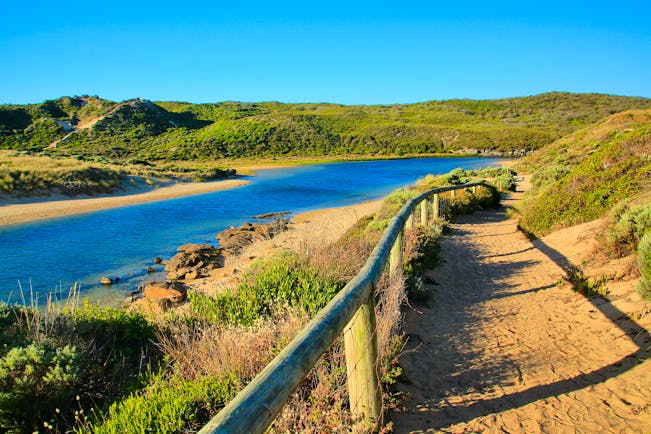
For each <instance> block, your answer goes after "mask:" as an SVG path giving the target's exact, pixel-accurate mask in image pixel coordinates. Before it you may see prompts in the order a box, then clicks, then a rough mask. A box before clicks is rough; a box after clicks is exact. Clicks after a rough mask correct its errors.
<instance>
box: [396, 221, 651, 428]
mask: <svg viewBox="0 0 651 434" xmlns="http://www.w3.org/2000/svg"><path fill="white" fill-rule="evenodd" d="M478 214H480V215H479V216H477V215H476V216H475V218H474V219H473V220H470V219H469V218H464V219H462V220H461V222H462V223H463V224H469V223H470V224H475V223H478V224H481V223H482V222H494V223H499V222H502V221H505V220H506V219H507V216H506V214H505V212H504V210H503V209H502V210H497V211H491V212H486V211H484V212H481V213H478ZM497 226H500V227H501V226H502V225H497ZM467 235H468V232H467V231H465V230H462V229H458V228H457V229H455V230H454V236H455V237H456V236H461V237H463V238H464V239H463V240H462V239H460V240H458V241H455V243H456V245H457V248H459V249H461V251H460V255H462V256H463V261H466V265H467V266H468V265H469V266H470V268H471V269H472V268H473V267H475V269H476V273H475V276H474V278H475V280H477V279H478V282H479V283H478V284H476V285H475V286H474V287H472V286H469V288H471V289H473V290H472V291H460V290H458V289H457V288H454V289H452V290H447V289H444V288H443V289H442V288H438V287H434V288H433V289H434V299H435V306H433V310H432V311H431V312H425V315H434V316H439V318H438V319H437V320H436V321H435V322H433V323H428V325H429V324H432V325H436V327H437V330H431V333H428V334H426V335H424V336H414V338H415V340H416V341H420V342H419V348H418V351H419V352H421V353H423V357H424V358H425V359H429V360H430V362H429V363H430V365H428V364H426V363H425V361H423V362H422V366H421V368H422V369H428V367H429V369H430V371H429V372H426V374H428V375H429V376H430V377H433V378H428V379H427V381H426V382H424V383H426V384H419V385H418V386H419V387H420V391H419V390H418V389H417V391H416V394H418V393H421V392H422V395H423V396H421V397H419V396H413V399H414V401H415V402H421V404H419V405H418V406H417V408H418V410H411V411H412V412H418V413H419V414H420V416H419V417H420V418H421V419H422V420H424V422H425V423H426V427H422V428H421V429H432V428H433V429H440V428H443V427H446V426H450V425H454V424H457V423H462V422H469V421H470V420H472V419H475V418H477V417H482V416H488V415H490V414H493V413H497V412H502V411H506V410H511V409H516V408H520V407H523V406H525V405H527V404H530V403H532V402H535V401H538V400H541V399H545V398H550V397H554V396H558V395H563V394H567V393H570V392H574V391H578V390H580V389H583V388H586V387H588V386H592V385H597V384H599V383H602V382H604V381H605V380H607V379H609V378H613V377H616V376H619V375H621V374H623V373H625V372H627V371H629V370H631V369H633V368H635V367H636V366H637V365H638V364H640V363H642V362H644V361H645V360H647V359H649V357H650V356H651V337H650V336H649V333H648V331H647V330H646V329H644V328H642V327H640V326H639V325H638V324H637V323H635V322H634V321H632V320H631V319H630V318H629V317H628V315H626V314H625V313H624V312H622V311H621V310H619V309H618V308H616V307H615V306H613V304H612V303H610V302H609V301H608V300H607V299H605V298H604V297H599V296H586V299H587V300H588V301H589V302H590V303H591V304H592V305H593V306H594V307H595V308H596V309H597V310H599V311H600V312H601V313H602V314H603V315H604V316H605V317H606V318H608V320H609V321H610V322H612V323H613V324H614V325H615V326H616V327H618V328H619V329H620V330H621V331H622V332H623V333H624V334H626V335H627V336H628V337H629V338H630V340H631V341H632V342H633V343H634V344H635V346H636V347H637V350H636V351H634V352H632V353H631V354H628V355H627V356H625V357H623V358H620V359H619V360H616V361H615V362H613V363H610V364H608V365H606V366H602V367H598V368H596V369H594V370H592V371H590V372H580V373H579V374H578V375H575V376H573V377H572V378H566V379H563V380H559V381H554V382H553V383H550V384H540V385H536V386H533V387H530V388H528V389H525V390H521V391H517V392H512V393H507V394H505V395H503V396H499V397H495V398H487V399H486V398H484V399H482V398H479V399H475V400H474V401H473V400H470V401H462V400H457V401H456V402H455V401H449V400H448V398H449V397H454V396H464V395H466V396H467V395H469V394H474V393H482V392H483V391H485V390H489V391H490V390H494V389H496V388H497V389H499V388H501V387H504V386H508V385H511V384H513V383H514V382H517V381H518V376H519V377H520V380H522V373H521V372H519V368H518V366H517V365H516V364H515V363H514V362H512V361H510V360H509V359H508V357H500V356H497V357H496V358H495V360H493V361H492V363H489V364H482V365H481V366H480V368H481V369H478V367H477V366H472V364H471V362H470V361H469V360H472V359H477V360H481V358H482V354H481V349H473V348H470V349H469V348H468V345H467V342H468V341H470V339H469V338H468V336H473V333H474V336H481V333H482V331H481V322H482V321H484V320H485V319H486V318H487V316H486V314H487V312H485V311H484V312H480V309H477V308H478V306H480V305H481V304H482V303H483V302H485V301H487V300H491V299H499V298H506V297H514V296H518V295H522V294H528V293H536V292H539V291H544V290H547V289H550V288H553V287H554V286H555V285H554V284H550V285H544V286H540V287H536V288H528V289H525V290H520V291H517V292H509V289H514V288H513V285H511V286H510V287H509V285H508V284H505V282H501V281H499V280H493V281H490V280H487V281H482V280H481V276H482V274H486V275H495V273H494V272H493V273H491V272H489V270H487V268H489V267H497V268H498V269H499V271H498V273H497V274H498V275H502V276H508V275H513V274H515V273H518V272H521V271H523V270H526V269H527V268H528V267H530V266H532V265H533V264H535V263H536V261H530V260H519V261H513V262H498V263H488V264H485V263H483V264H480V263H479V261H478V259H479V258H495V257H507V258H506V259H507V260H508V257H509V256H512V255H516V254H519V253H524V252H527V251H530V250H534V249H535V250H538V251H539V252H541V253H542V254H543V255H544V256H545V257H547V258H548V259H550V260H551V261H553V262H554V263H555V264H557V265H558V266H559V267H561V268H562V269H563V270H564V272H565V273H567V274H568V277H569V276H570V275H571V274H572V273H576V272H577V271H578V270H579V269H578V268H577V267H576V266H575V265H574V264H572V263H571V262H570V261H569V260H568V259H567V258H566V257H565V256H564V255H563V254H562V253H560V252H559V251H557V250H555V249H553V248H551V247H550V246H549V245H547V244H545V243H544V242H543V241H542V240H539V239H538V240H535V241H533V242H532V245H531V247H527V248H524V249H520V250H517V251H513V252H506V253H501V254H492V255H491V254H488V255H486V254H485V253H486V252H482V251H481V249H480V248H479V247H478V246H477V245H475V244H471V243H467V242H466V240H467V239H468V238H472V237H468V236H467ZM458 261H459V260H457V262H458ZM455 265H456V264H448V265H447V268H446V270H445V271H446V273H450V272H457V270H455V268H454V267H455ZM459 269H460V270H461V268H460V267H459ZM493 271H495V270H493ZM461 272H463V271H461ZM469 280H471V279H469ZM471 285H472V284H471ZM455 312H456V314H457V316H454V313H455ZM461 314H462V315H464V316H463V320H461V321H459V318H460V316H459V315H461ZM495 314H496V315H497V311H496V312H495ZM507 314H509V313H507ZM515 314H517V312H514V313H513V315H515ZM500 315H504V314H503V313H500ZM509 315H510V314H509ZM421 317H424V315H422V316H421ZM448 319H449V322H450V323H451V324H449V325H448V323H447V321H448ZM498 319H499V318H498ZM415 320H416V321H422V323H421V326H422V325H423V324H425V320H424V319H422V318H415ZM454 320H457V321H456V323H455V322H454ZM541 326H542V325H541ZM509 331H510V330H507V332H509ZM511 332H512V333H514V334H515V333H516V331H511ZM464 339H465V341H464ZM412 342H413V341H412ZM414 350H416V349H415V348H414ZM443 351H448V352H450V354H452V355H453V356H452V357H450V358H447V359H445V360H443V357H440V359H441V360H440V361H438V360H437V357H438V356H439V355H441V354H443V353H442V352H443ZM595 351H598V349H597V348H595ZM455 357H456V359H455ZM431 360H435V361H436V362H435V363H434V367H433V368H432V366H431V363H432V362H431ZM419 363H421V362H419V361H412V364H413V365H414V366H415V367H417V368H418V364H419ZM421 372H423V373H425V372H424V371H421ZM417 373H418V372H414V374H417ZM439 377H440V378H439ZM444 377H446V378H444ZM407 382H408V383H410V381H409V379H407ZM437 387H438V388H439V389H438V390H437V389H436V388H437ZM426 388H427V390H426ZM430 389H433V390H430ZM624 398H625V397H620V399H624ZM419 399H420V400H421V401H418V400H419ZM442 401H444V402H447V404H445V405H441V404H440V402H442ZM459 401H461V402H459ZM624 402H625V401H624ZM399 417H407V416H406V414H405V415H403V416H399Z"/></svg>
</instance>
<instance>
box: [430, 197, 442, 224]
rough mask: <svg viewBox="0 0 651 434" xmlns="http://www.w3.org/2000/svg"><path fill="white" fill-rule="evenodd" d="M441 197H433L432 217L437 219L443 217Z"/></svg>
mask: <svg viewBox="0 0 651 434" xmlns="http://www.w3.org/2000/svg"><path fill="white" fill-rule="evenodd" d="M439 200H440V199H439V195H438V193H437V194H435V195H432V215H433V216H434V218H435V219H437V218H439V217H440V216H441V211H440V209H441V207H440V203H439Z"/></svg>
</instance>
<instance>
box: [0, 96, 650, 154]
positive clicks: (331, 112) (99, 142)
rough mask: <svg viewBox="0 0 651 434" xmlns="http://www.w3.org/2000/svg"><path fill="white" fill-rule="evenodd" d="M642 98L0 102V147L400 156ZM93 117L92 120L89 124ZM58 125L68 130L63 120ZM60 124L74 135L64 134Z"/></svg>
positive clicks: (558, 132)
mask: <svg viewBox="0 0 651 434" xmlns="http://www.w3.org/2000/svg"><path fill="white" fill-rule="evenodd" d="M648 107H651V100H648V99H645V98H631V97H618V96H609V95H599V94H568V93H557V92H554V93H547V94H542V95H536V96H531V97H524V98H508V99H500V100H482V101H475V100H448V101H430V102H425V103H418V104H394V105H375V106H342V105H337V104H281V103H273V102H267V103H236V102H224V103H217V104H189V103H178V102H158V103H152V102H150V101H143V100H139V99H136V100H129V101H125V102H122V103H113V102H110V101H105V100H101V99H99V98H97V97H88V96H84V97H74V98H68V97H64V98H60V99H58V100H51V101H46V102H44V103H42V104H30V105H25V106H15V105H13V106H10V105H5V106H0V147H1V148H5V149H16V150H29V151H32V152H39V151H40V152H42V151H47V152H49V153H50V154H52V155H62V154H65V155H84V156H87V157H88V156H101V157H104V158H108V159H109V160H113V161H116V162H119V161H126V160H128V159H131V158H137V159H141V160H147V161H161V160H162V161H171V160H210V159H213V160H214V159H220V158H240V157H255V158H261V157H273V156H324V155H350V154H354V155H401V154H423V153H436V152H460V151H465V152H470V153H474V152H477V150H482V151H498V152H506V153H511V152H516V151H521V150H527V149H537V148H540V147H541V146H544V145H546V144H548V143H550V142H552V141H553V140H554V139H557V138H559V137H561V136H562V135H565V134H567V133H569V132H572V131H574V130H576V129H577V128H580V127H582V126H585V125H588V124H591V123H593V122H596V121H598V120H600V119H602V118H603V117H605V116H608V115H610V114H613V113H617V112H621V111H623V110H627V109H630V108H648ZM93 120H95V121H96V122H95V123H93ZM66 123H67V124H66ZM66 125H69V126H70V127H74V128H76V129H77V130H78V131H77V132H75V133H73V134H70V135H68V136H67V137H66V138H65V140H62V141H59V142H57V143H56V144H55V143H54V142H55V141H57V140H59V139H62V138H63V137H64V136H66V135H67V134H68V131H67V130H66Z"/></svg>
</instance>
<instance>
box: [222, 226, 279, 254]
mask: <svg viewBox="0 0 651 434" xmlns="http://www.w3.org/2000/svg"><path fill="white" fill-rule="evenodd" d="M288 227H289V219H277V220H274V221H273V222H270V223H245V224H243V225H242V226H239V227H236V228H230V229H226V230H225V231H223V232H220V233H219V234H218V235H217V241H218V242H219V246H220V247H221V248H222V249H223V251H224V253H226V254H229V255H238V254H239V253H240V252H241V251H242V249H243V248H244V247H246V246H248V245H249V244H252V243H254V242H256V241H263V240H270V239H272V238H273V237H274V236H276V235H277V234H279V233H281V232H283V231H286V230H287V228H288Z"/></svg>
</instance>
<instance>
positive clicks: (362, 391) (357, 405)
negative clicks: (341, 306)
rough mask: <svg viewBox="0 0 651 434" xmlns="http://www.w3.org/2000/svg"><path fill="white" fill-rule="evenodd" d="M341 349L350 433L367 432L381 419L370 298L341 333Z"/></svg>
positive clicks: (373, 324)
mask: <svg viewBox="0 0 651 434" xmlns="http://www.w3.org/2000/svg"><path fill="white" fill-rule="evenodd" d="M371 292H372V291H371ZM344 346H345V353H346V373H347V374H348V395H349V399H350V411H351V413H352V415H353V420H354V421H355V422H354V423H355V424H354V426H353V427H352V428H353V432H355V433H362V432H369V431H371V430H373V429H374V428H376V427H377V426H378V425H379V424H380V423H381V420H380V419H381V417H382V395H381V391H380V383H379V381H378V377H377V366H376V363H377V358H378V351H377V338H376V324H375V299H374V297H373V295H371V296H370V297H369V299H368V301H367V302H366V303H364V304H362V305H361V306H360V308H359V309H358V310H357V313H355V315H354V316H353V318H352V319H351V320H350V322H349V323H348V325H347V326H346V328H345V329H344Z"/></svg>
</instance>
